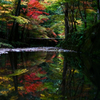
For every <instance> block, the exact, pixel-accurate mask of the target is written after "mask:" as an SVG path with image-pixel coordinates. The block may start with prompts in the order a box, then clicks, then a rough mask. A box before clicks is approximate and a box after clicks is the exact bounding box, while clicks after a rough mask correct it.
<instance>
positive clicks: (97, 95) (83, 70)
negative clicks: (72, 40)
mask: <svg viewBox="0 0 100 100" xmlns="http://www.w3.org/2000/svg"><path fill="white" fill-rule="evenodd" d="M99 78H100V63H99V58H98V57H88V56H87V55H85V54H79V53H77V52H76V51H73V50H66V49H62V48H58V47H33V48H14V49H12V48H0V100H100V80H99Z"/></svg>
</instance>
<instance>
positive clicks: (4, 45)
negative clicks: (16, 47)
mask: <svg viewBox="0 0 100 100" xmlns="http://www.w3.org/2000/svg"><path fill="white" fill-rule="evenodd" d="M0 48H13V46H12V45H10V44H7V43H2V42H0Z"/></svg>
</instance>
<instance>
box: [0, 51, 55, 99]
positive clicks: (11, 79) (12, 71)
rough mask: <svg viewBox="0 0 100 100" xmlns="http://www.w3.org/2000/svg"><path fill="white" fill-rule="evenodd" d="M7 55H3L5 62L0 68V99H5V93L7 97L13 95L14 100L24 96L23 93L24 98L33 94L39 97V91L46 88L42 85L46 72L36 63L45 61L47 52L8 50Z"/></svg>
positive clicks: (50, 57)
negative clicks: (0, 95)
mask: <svg viewBox="0 0 100 100" xmlns="http://www.w3.org/2000/svg"><path fill="white" fill-rule="evenodd" d="M54 54H55V53H54ZM8 55H9V57H8V56H7V57H3V58H5V59H3V61H5V62H7V63H6V64H2V65H3V66H2V67H1V69H2V71H1V70H0V71H1V72H2V74H0V89H1V87H2V91H0V93H1V94H2V95H3V96H2V97H0V100H2V99H4V98H5V100H6V99H7V96H6V95H8V97H9V98H12V97H13V99H14V100H17V99H18V100H20V98H24V97H22V96H25V95H26V98H28V97H31V96H32V97H33V98H34V96H35V97H39V96H40V93H41V91H43V90H45V89H46V88H45V87H44V85H43V82H44V81H45V79H46V77H45V74H46V72H45V71H44V70H43V69H42V68H41V67H40V66H38V65H40V64H42V63H43V62H45V61H47V60H46V59H47V57H48V56H49V53H46V52H43V53H42V52H41V53H40V52H34V53H25V52H24V53H16V52H9V54H8ZM52 56H53V53H52V54H50V56H49V58H48V60H49V59H50V60H52ZM3 61H1V63H3ZM3 68H4V69H3ZM23 68H24V69H23ZM8 69H9V70H8ZM26 69H27V70H26ZM25 72H27V73H26V74H25ZM1 75H2V77H1ZM6 76H7V77H6ZM28 77H30V78H28ZM37 91H38V92H37ZM16 96H17V97H16Z"/></svg>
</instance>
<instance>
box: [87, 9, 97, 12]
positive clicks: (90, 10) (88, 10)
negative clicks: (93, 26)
mask: <svg viewBox="0 0 100 100" xmlns="http://www.w3.org/2000/svg"><path fill="white" fill-rule="evenodd" d="M86 12H87V13H96V11H95V10H93V9H86Z"/></svg>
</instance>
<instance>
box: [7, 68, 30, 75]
mask: <svg viewBox="0 0 100 100" xmlns="http://www.w3.org/2000/svg"><path fill="white" fill-rule="evenodd" d="M26 72H28V70H27V69H17V70H15V71H14V73H13V74H9V75H8V76H7V77H10V76H17V75H21V74H23V73H26Z"/></svg>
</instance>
